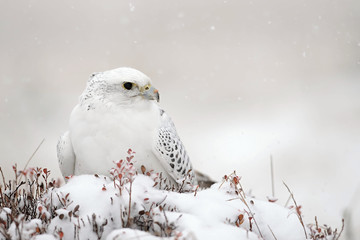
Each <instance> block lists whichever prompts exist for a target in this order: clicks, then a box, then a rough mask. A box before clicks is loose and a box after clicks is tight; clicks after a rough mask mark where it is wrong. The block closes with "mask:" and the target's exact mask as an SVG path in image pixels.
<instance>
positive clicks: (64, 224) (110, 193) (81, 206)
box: [36, 175, 309, 240]
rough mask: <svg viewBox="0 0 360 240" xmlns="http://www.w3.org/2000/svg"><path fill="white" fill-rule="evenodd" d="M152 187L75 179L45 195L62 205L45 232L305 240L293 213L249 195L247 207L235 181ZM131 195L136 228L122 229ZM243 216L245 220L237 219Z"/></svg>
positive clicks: (137, 180) (140, 179)
mask: <svg viewBox="0 0 360 240" xmlns="http://www.w3.org/2000/svg"><path fill="white" fill-rule="evenodd" d="M130 184H132V186H130ZM153 185H154V180H153V179H152V178H151V177H148V176H145V175H137V176H135V177H134V178H133V182H132V183H130V182H127V183H126V184H125V185H124V186H123V189H122V190H123V191H122V192H121V193H120V188H119V186H115V185H114V181H113V180H111V179H110V178H109V177H105V176H95V175H82V176H74V177H72V178H71V179H70V180H69V181H68V183H67V184H65V185H63V186H62V187H60V188H55V189H53V190H51V191H50V192H48V193H47V195H46V196H45V197H44V198H45V199H44V201H45V202H49V201H50V200H51V202H52V204H53V205H54V206H57V207H58V209H57V210H56V214H57V216H56V217H55V218H54V219H53V220H52V221H51V223H50V225H49V227H48V230H47V233H46V234H49V233H57V232H59V230H60V229H61V231H62V232H63V234H64V236H63V239H74V236H78V237H79V239H97V238H98V237H101V239H131V238H135V239H220V238H224V239H237V240H239V239H259V238H261V235H260V232H261V234H262V236H263V238H264V239H273V236H272V233H271V231H270V228H271V230H272V231H273V233H274V235H275V236H276V238H277V239H288V238H289V236H291V239H293V240H296V239H305V235H304V230H303V228H302V225H301V224H300V222H299V220H298V218H297V215H296V214H295V213H294V212H293V210H292V209H289V208H284V207H282V206H279V205H277V204H276V203H272V202H267V201H262V200H258V199H254V198H252V197H250V196H245V202H246V204H245V203H244V202H243V201H242V200H241V197H239V196H240V195H239V194H237V193H236V192H235V190H236V188H235V185H234V183H233V182H231V181H224V182H219V183H216V184H214V185H213V186H212V187H211V188H209V189H204V190H197V191H194V192H188V193H178V192H170V191H165V190H160V189H157V188H154V187H153ZM130 187H131V191H130ZM238 190H239V189H238ZM130 193H131V194H130ZM130 195H131V207H130V219H132V223H131V224H130V225H131V227H132V228H134V229H130V228H125V227H122V226H126V225H127V224H128V213H129V200H130V199H129V197H130ZM247 205H248V206H249V208H248V207H247ZM249 209H250V210H251V212H252V214H253V217H254V219H255V220H256V223H257V224H258V226H259V229H260V232H259V230H258V229H257V227H256V225H255V222H254V220H252V221H251V225H252V226H251V227H250V222H249V216H251V213H250V211H249ZM70 212H71V213H70ZM69 213H70V214H69ZM240 215H242V216H243V222H240V221H238V219H239V216H240ZM149 223H150V224H149ZM151 223H156V224H151ZM236 223H238V226H237V224H236ZM145 225H146V226H148V227H149V229H148V231H146V232H145V231H141V227H140V226H145ZM74 229H77V232H75V230H74ZM94 229H95V231H94ZM251 230H252V231H251ZM307 231H308V232H309V229H307ZM36 239H43V238H40V237H37V238H36Z"/></svg>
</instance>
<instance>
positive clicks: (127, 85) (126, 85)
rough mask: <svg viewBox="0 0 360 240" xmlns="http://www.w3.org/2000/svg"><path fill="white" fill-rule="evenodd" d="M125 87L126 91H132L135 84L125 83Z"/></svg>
mask: <svg viewBox="0 0 360 240" xmlns="http://www.w3.org/2000/svg"><path fill="white" fill-rule="evenodd" d="M123 87H124V88H125V89H126V90H130V89H132V87H133V83H131V82H125V83H124V84H123Z"/></svg>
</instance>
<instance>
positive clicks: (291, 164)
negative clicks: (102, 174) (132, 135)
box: [0, 0, 360, 239]
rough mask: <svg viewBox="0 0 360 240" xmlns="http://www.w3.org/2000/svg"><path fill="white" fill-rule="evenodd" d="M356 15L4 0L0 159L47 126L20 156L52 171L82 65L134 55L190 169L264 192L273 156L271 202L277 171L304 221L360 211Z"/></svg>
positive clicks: (223, 4) (302, 6)
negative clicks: (236, 178) (234, 176)
mask: <svg viewBox="0 0 360 240" xmlns="http://www.w3.org/2000/svg"><path fill="white" fill-rule="evenodd" d="M359 25H360V2H359V1H357V0H319V1H311V0H302V1H287V0H274V1H235V0H234V1H214V0H200V1H190V0H186V1H180V0H177V1H165V0H151V1H150V0H149V1H98V0H96V1H95V0H86V1H85V0H81V1H70V0H65V1H44V0H37V1H4V0H0V121H1V125H0V126H1V135H0V154H1V158H0V163H1V167H2V168H3V170H4V171H5V173H6V175H7V176H10V174H11V165H13V164H14V163H15V162H17V163H18V165H19V166H20V167H23V166H24V164H25V162H26V161H27V160H28V158H29V157H30V155H31V154H32V152H33V151H34V149H35V148H36V147H37V145H38V144H39V143H40V142H41V140H42V139H43V138H45V142H44V144H43V146H42V147H41V148H40V150H39V152H38V153H37V154H36V156H35V157H34V159H33V160H32V161H31V163H30V165H31V166H43V167H48V168H50V169H51V170H52V172H53V176H54V177H58V176H60V173H59V169H58V166H57V160H56V150H55V147H56V142H57V139H58V137H59V136H60V135H61V134H62V133H63V132H64V131H65V130H67V127H68V118H69V114H70V112H71V110H72V108H73V106H74V105H75V104H76V103H77V99H78V96H79V95H80V94H81V92H82V91H83V89H84V86H85V84H86V81H87V79H88V76H89V75H90V74H91V73H92V72H96V71H104V70H108V69H112V68H117V67H120V66H130V67H134V68H137V69H139V70H141V71H143V72H144V73H145V74H147V75H148V76H150V77H151V78H152V80H153V83H154V85H155V86H156V87H157V88H158V89H159V91H160V95H161V106H162V107H163V108H164V109H165V110H166V111H167V112H168V113H169V115H170V116H172V118H173V120H174V122H175V124H176V126H177V129H178V132H179V134H180V136H181V137H182V140H183V142H184V144H185V146H186V147H187V150H188V152H189V155H190V157H191V159H192V162H193V165H194V166H195V168H197V169H199V170H201V171H203V172H205V173H207V174H209V175H210V176H211V177H213V178H214V179H217V180H220V179H221V177H222V176H223V175H225V174H229V173H231V172H232V171H233V170H236V171H237V173H238V174H239V175H240V176H242V182H243V186H244V187H245V188H246V189H248V190H249V189H252V193H253V194H254V195H255V196H256V197H258V198H260V199H265V198H266V196H270V195H271V181H270V170H269V166H270V163H269V162H270V161H269V159H270V155H272V156H273V159H274V165H275V184H276V185H275V187H276V189H275V191H276V196H277V197H278V198H280V200H279V203H280V204H281V205H283V204H285V202H286V200H287V198H288V192H287V191H286V189H285V188H284V186H283V185H282V180H284V181H285V182H286V183H287V184H288V185H289V186H290V187H291V189H292V191H293V192H294V193H295V197H296V199H297V201H298V203H299V204H301V205H303V209H302V210H303V213H304V214H305V219H306V221H307V222H310V221H313V217H314V216H315V215H317V216H318V218H319V222H322V223H328V224H331V225H333V226H334V227H340V223H341V216H342V215H343V211H344V209H345V208H346V207H350V208H351V209H352V212H353V214H354V216H353V220H356V218H355V216H356V215H357V216H360V214H359V212H360V210H359V208H360V206H359V204H358V203H357V202H358V201H360V200H359V199H360V198H359V195H360V193H359V183H360V178H359V173H358V172H359V169H360V163H359V157H360V101H359V100H360V99H359V93H360V79H359V77H360V26H359ZM357 189H358V190H357ZM356 191H357V193H356ZM357 221H358V220H357ZM356 224H357V225H356ZM347 226H348V228H347V230H348V231H350V230H351V228H350V226H353V228H355V226H357V229H360V224H359V222H357V223H356V222H352V223H348V225H347ZM348 239H351V236H350V235H349V233H348ZM354 239H355V238H354Z"/></svg>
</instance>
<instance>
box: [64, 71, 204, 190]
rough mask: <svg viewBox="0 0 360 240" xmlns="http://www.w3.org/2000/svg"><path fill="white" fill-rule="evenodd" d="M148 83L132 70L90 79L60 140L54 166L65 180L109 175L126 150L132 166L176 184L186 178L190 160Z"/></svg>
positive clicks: (139, 73)
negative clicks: (83, 175)
mask: <svg viewBox="0 0 360 240" xmlns="http://www.w3.org/2000/svg"><path fill="white" fill-rule="evenodd" d="M158 101H159V93H158V91H157V90H156V89H155V88H154V87H153V86H152V84H151V80H150V78H149V77H147V76H146V75H145V74H143V73H142V72H140V71H138V70H135V69H132V68H117V69H113V70H109V71H105V72H100V73H94V74H92V76H91V77H90V79H89V81H88V83H87V86H86V89H85V91H84V92H83V93H82V95H81V96H80V101H79V104H78V105H76V106H75V108H74V110H73V111H72V113H71V116H70V129H69V131H67V132H65V133H64V135H63V136H62V137H61V138H60V140H59V142H58V146H57V152H58V160H59V165H60V169H61V172H62V174H63V175H64V176H69V175H80V174H95V173H96V174H102V175H109V171H110V169H111V168H112V167H114V166H115V165H114V162H115V161H118V160H120V159H124V158H125V157H126V154H127V150H128V149H132V150H134V151H135V152H136V154H135V161H134V166H135V167H136V169H138V170H140V169H141V165H144V166H145V167H146V169H147V170H150V169H152V170H154V172H158V173H160V172H162V173H163V176H164V177H166V178H168V180H169V181H170V183H177V184H180V183H181V182H182V181H183V179H184V178H185V176H186V175H187V174H188V172H190V173H189V174H190V175H191V178H190V179H192V180H191V183H192V184H193V185H196V184H197V181H196V178H195V176H194V172H193V171H189V170H190V169H192V166H191V163H190V160H189V157H188V155H187V153H186V151H185V148H184V145H183V144H182V142H181V141H180V138H179V136H178V134H177V132H176V129H175V126H174V124H173V122H172V121H171V119H170V118H169V117H168V116H167V114H166V113H165V112H164V111H163V110H162V109H161V108H160V107H159V106H158V104H157V102H158Z"/></svg>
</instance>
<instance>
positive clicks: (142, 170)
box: [141, 165, 146, 174]
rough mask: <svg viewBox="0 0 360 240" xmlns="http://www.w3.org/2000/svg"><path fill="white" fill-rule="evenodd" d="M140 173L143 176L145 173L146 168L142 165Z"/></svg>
mask: <svg viewBox="0 0 360 240" xmlns="http://www.w3.org/2000/svg"><path fill="white" fill-rule="evenodd" d="M141 172H142V174H145V172H146V168H145V166H144V165H141Z"/></svg>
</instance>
